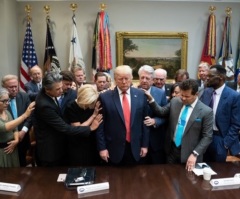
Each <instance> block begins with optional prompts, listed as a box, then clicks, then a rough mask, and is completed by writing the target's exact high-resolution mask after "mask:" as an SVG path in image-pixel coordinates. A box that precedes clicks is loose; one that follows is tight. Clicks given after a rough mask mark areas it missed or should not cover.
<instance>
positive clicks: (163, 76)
mask: <svg viewBox="0 0 240 199" xmlns="http://www.w3.org/2000/svg"><path fill="white" fill-rule="evenodd" d="M166 80H167V71H166V70H164V69H162V68H158V69H156V70H155V71H154V75H153V82H154V86H156V87H157V88H160V89H162V90H164V91H165V94H166V96H167V99H168V98H169V96H170V90H171V87H172V85H171V84H166Z"/></svg>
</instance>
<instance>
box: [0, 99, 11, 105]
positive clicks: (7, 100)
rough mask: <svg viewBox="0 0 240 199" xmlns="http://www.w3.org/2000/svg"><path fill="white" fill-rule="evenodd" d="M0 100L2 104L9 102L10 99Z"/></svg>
mask: <svg viewBox="0 0 240 199" xmlns="http://www.w3.org/2000/svg"><path fill="white" fill-rule="evenodd" d="M0 102H2V103H3V104H8V103H9V102H10V99H4V100H0Z"/></svg>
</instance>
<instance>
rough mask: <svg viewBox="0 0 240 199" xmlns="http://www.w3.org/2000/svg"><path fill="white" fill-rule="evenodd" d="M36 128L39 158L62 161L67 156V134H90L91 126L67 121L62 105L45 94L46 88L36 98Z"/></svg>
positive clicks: (48, 160) (44, 160)
mask: <svg viewBox="0 0 240 199" xmlns="http://www.w3.org/2000/svg"><path fill="white" fill-rule="evenodd" d="M34 128H35V133H36V141H37V152H38V156H39V160H40V162H42V161H43V162H48V163H52V162H58V161H60V162H61V159H63V158H65V157H64V156H65V153H66V139H65V136H66V135H69V136H70V135H82V136H88V135H89V134H90V128H89V126H79V127H74V126H71V125H69V124H67V123H65V122H64V120H63V118H62V113H61V109H60V107H59V106H58V105H57V104H56V103H55V102H54V100H53V98H51V97H49V96H48V95H46V94H45V90H44V89H42V90H41V91H40V93H39V95H38V96H37V98H36V107H35V111H34ZM76 155H77V154H76ZM56 166H57V165H56Z"/></svg>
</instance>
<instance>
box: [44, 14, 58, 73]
mask: <svg viewBox="0 0 240 199" xmlns="http://www.w3.org/2000/svg"><path fill="white" fill-rule="evenodd" d="M50 23H51V21H50V19H49V17H47V35H46V45H45V55H44V72H45V73H47V72H50V71H55V72H58V73H60V72H61V68H60V64H59V61H58V58H57V54H56V51H55V47H54V45H53V41H52V36H51V32H50Z"/></svg>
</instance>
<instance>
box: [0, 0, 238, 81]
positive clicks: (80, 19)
mask: <svg viewBox="0 0 240 199" xmlns="http://www.w3.org/2000/svg"><path fill="white" fill-rule="evenodd" d="M8 1H9V0H5V1H3V2H4V3H5V4H8V6H7V9H8V11H11V13H13V12H12V10H14V9H12V8H9V6H10V5H11V6H12V7H14V6H17V11H16V12H15V14H14V15H12V16H11V20H12V21H8V23H7V22H6V21H5V20H3V19H2V17H4V18H7V17H9V12H8V13H6V12H5V14H3V13H2V12H1V11H2V6H1V4H2V1H0V26H1V27H4V32H3V33H2V31H3V30H2V28H1V30H0V33H1V35H2V34H3V35H4V38H0V39H1V40H0V42H1V46H0V52H1V55H3V54H4V56H2V58H1V61H0V66H1V71H2V72H3V74H6V73H9V72H12V71H10V69H9V68H8V67H9V66H11V67H13V68H15V69H16V70H15V71H17V69H18V68H19V63H20V58H21V51H22V44H23V39H24V34H25V27H26V25H25V24H24V23H23V19H24V17H25V16H26V14H25V11H24V7H25V5H26V2H15V3H13V2H14V1H13V0H10V1H11V2H12V3H6V2H8ZM105 2H107V10H106V11H107V12H108V15H109V19H110V31H111V32H110V33H111V43H112V58H113V66H114V67H115V66H116V48H115V32H117V31H173V32H188V37H189V38H188V60H187V63H188V71H189V73H190V76H191V77H193V78H195V77H196V73H197V65H198V63H199V59H200V55H201V51H202V46H203V41H204V38H205V32H206V25H207V19H208V15H209V14H208V8H209V6H210V5H215V6H216V7H217V10H216V11H215V14H216V18H217V54H218V53H219V48H220V43H221V37H222V28H223V23H224V20H225V8H226V7H231V8H232V10H233V13H232V46H233V53H234V56H235V55H236V49H237V40H238V34H239V30H240V12H239V10H240V3H217V2H216V3H214V4H213V3H199V2H195V3H194V2H192V3H189V2H159V1H140V2H134V1H124V2H123V1H105ZM70 3H71V2H70V1H68V2H66V1H60V2H56V1H55V2H53V1H49V2H47V3H46V2H30V3H29V4H30V5H31V6H32V8H33V10H32V13H31V16H32V18H33V21H32V32H33V39H34V44H35V48H36V52H37V56H38V60H39V64H40V65H42V64H43V58H44V47H45V37H46V22H45V17H46V15H45V13H44V11H43V6H44V5H46V4H48V5H50V7H51V11H50V16H51V20H52V21H53V22H54V23H55V26H54V30H53V31H54V38H53V40H54V44H55V47H56V51H57V55H58V57H59V61H60V64H61V67H62V69H65V68H66V67H67V66H68V56H69V45H70V42H69V41H70V33H71V27H72V21H71V17H72V11H71V10H70V8H69V5H70ZM77 4H78V9H77V11H76V20H77V28H78V34H79V39H80V42H81V48H82V52H83V56H84V60H85V63H86V65H87V68H88V70H87V74H88V79H89V77H90V74H91V56H92V35H93V29H94V23H95V19H96V16H97V12H98V11H99V4H100V1H79V2H77ZM4 7H5V8H6V6H5V5H4ZM15 9H16V8H15ZM2 15H3V16H2ZM16 15H17V16H16ZM14 16H16V18H14ZM9 20H10V19H9ZM16 20H17V21H16ZM9 24H11V25H13V26H14V27H15V29H16V30H12V29H13V28H12V27H10V26H11V25H9ZM16 27H17V28H16ZM12 31H14V33H13V32H12ZM15 31H16V32H15ZM17 32H18V33H19V35H16V33H17ZM10 34H11V35H10ZM10 36H11V41H9V40H10V39H9V38H10ZM12 37H13V38H12ZM18 38H19V39H18ZM6 42H8V43H11V46H14V48H13V47H8V50H7V51H5V46H7V44H6ZM2 44H4V45H2ZM9 55H11V56H9ZM16 60H17V61H16ZM2 68H3V70H2ZM2 72H1V75H2Z"/></svg>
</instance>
